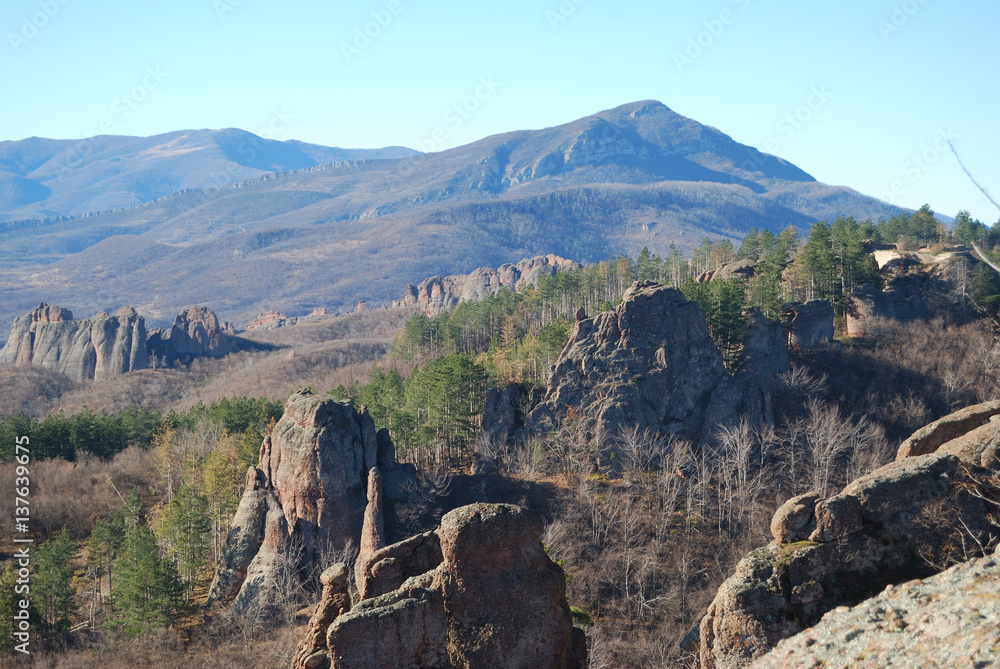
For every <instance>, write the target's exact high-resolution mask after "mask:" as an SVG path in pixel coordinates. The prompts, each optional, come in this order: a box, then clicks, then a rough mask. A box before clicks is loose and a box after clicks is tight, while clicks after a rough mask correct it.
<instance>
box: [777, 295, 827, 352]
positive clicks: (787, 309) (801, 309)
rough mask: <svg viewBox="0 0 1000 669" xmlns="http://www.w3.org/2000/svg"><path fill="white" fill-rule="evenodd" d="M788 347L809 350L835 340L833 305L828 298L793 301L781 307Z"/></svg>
mask: <svg viewBox="0 0 1000 669" xmlns="http://www.w3.org/2000/svg"><path fill="white" fill-rule="evenodd" d="M781 315H782V318H783V320H784V321H785V322H786V323H787V325H788V348H790V349H795V350H800V351H808V350H810V349H814V348H818V347H820V346H826V345H827V344H829V343H830V342H832V341H833V305H832V304H830V303H829V302H828V301H826V300H809V301H808V302H805V303H801V302H791V303H789V304H786V305H785V306H783V307H782V308H781Z"/></svg>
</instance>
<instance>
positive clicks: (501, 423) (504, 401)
mask: <svg viewBox="0 0 1000 669" xmlns="http://www.w3.org/2000/svg"><path fill="white" fill-rule="evenodd" d="M522 394H523V393H522V390H521V386H520V384H517V383H508V384H507V385H506V386H504V387H503V388H489V389H487V390H486V397H485V399H484V401H483V416H482V420H481V426H482V428H483V432H484V433H485V434H486V437H487V438H488V439H490V440H491V441H492V442H493V443H503V442H505V441H507V440H508V439H509V438H510V435H512V434H513V433H514V430H515V429H516V428H517V427H518V425H523V424H524V417H523V416H521V415H520V412H519V411H518V404H519V400H520V399H521V397H522Z"/></svg>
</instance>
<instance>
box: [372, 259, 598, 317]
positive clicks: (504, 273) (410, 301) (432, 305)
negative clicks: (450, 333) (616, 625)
mask: <svg viewBox="0 0 1000 669" xmlns="http://www.w3.org/2000/svg"><path fill="white" fill-rule="evenodd" d="M573 267H579V265H578V264H577V263H575V262H573V261H572V260H566V259H565V258H560V257H559V256H556V255H552V254H549V255H547V256H537V257H535V258H528V259H525V260H521V261H520V262H518V263H516V264H511V263H507V264H504V265H500V267H498V268H497V269H492V268H489V267H480V268H479V269H477V270H474V271H472V272H471V273H469V274H458V275H453V276H444V277H442V276H432V277H429V278H427V279H424V280H423V281H421V282H420V284H419V285H416V286H414V285H412V284H410V285H408V286H407V287H406V290H405V291H404V293H403V297H401V298H400V299H398V300H395V301H393V303H392V306H393V307H410V306H417V305H419V306H422V307H423V310H424V313H425V314H427V315H428V316H432V315H435V314H438V313H440V312H441V311H451V310H452V309H454V308H455V307H457V306H458V303H459V302H461V301H462V300H481V299H483V298H484V297H486V296H487V295H493V294H495V293H496V292H498V291H499V290H500V289H501V288H505V289H507V290H510V291H515V290H518V289H519V288H521V287H522V286H528V285H534V284H536V283H538V278H539V277H540V276H543V275H544V276H551V275H553V274H555V273H556V272H557V271H560V270H564V269H569V268H573Z"/></svg>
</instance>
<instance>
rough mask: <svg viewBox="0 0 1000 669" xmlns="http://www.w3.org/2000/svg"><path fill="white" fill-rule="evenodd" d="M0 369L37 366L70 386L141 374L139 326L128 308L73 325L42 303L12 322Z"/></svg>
mask: <svg viewBox="0 0 1000 669" xmlns="http://www.w3.org/2000/svg"><path fill="white" fill-rule="evenodd" d="M0 364H14V365H37V366H39V367H44V368H45V369H49V370H52V371H54V372H59V373H60V374H65V375H66V376H68V377H70V378H71V379H74V380H76V381H89V380H95V381H99V380H101V379H104V378H107V377H112V376H118V375H121V374H125V373H127V372H130V371H133V370H137V369H145V368H146V366H147V355H146V326H145V321H144V319H143V318H142V316H139V314H138V313H136V311H135V309H132V308H131V307H122V308H121V309H119V310H118V312H117V313H115V315H114V316H109V315H108V314H107V313H106V312H103V311H102V312H100V313H98V314H97V315H96V316H94V317H93V318H90V319H80V320H74V319H73V314H72V313H71V312H70V311H69V309H63V308H61V307H56V306H49V305H46V304H45V303H44V302H43V303H42V304H40V305H39V306H38V308H36V309H34V310H33V311H30V312H28V313H26V314H23V315H21V316H18V317H17V318H16V319H15V320H14V324H13V326H12V327H11V330H10V338H9V339H8V340H7V343H6V345H4V347H3V349H0Z"/></svg>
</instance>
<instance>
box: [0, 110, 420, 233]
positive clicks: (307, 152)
mask: <svg viewBox="0 0 1000 669" xmlns="http://www.w3.org/2000/svg"><path fill="white" fill-rule="evenodd" d="M414 153H415V152H414V151H412V150H410V149H405V148H403V147H389V148H385V149H371V150H367V149H339V148H335V147H328V146H319V145H316V144H306V143H304V142H298V141H286V142H278V141H274V140H267V139H263V138H261V137H258V136H257V135H254V134H252V133H249V132H246V131H244V130H237V129H235V128H227V129H224V130H180V131H176V132H170V133H166V134H162V135H154V136H152V137H127V136H115V135H102V136H98V137H91V138H88V139H81V140H52V139H44V138H39V137H31V138H29V139H24V140H20V141H7V142H0V220H16V219H21V218H37V217H40V216H41V217H45V216H63V215H71V214H82V213H86V212H92V211H101V210H107V209H117V208H120V207H128V206H132V205H135V204H140V203H143V202H148V201H149V200H152V199H154V198H157V197H160V196H163V195H167V194H169V193H174V192H176V191H178V190H182V189H185V188H216V187H219V186H223V185H225V184H228V183H231V182H233V181H239V180H242V179H249V178H253V177H257V176H260V175H262V174H265V173H270V172H277V171H286V170H294V169H300V168H304V167H312V166H314V165H320V164H323V163H330V162H333V161H337V160H359V159H382V158H401V157H404V156H408V155H412V154H414Z"/></svg>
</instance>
